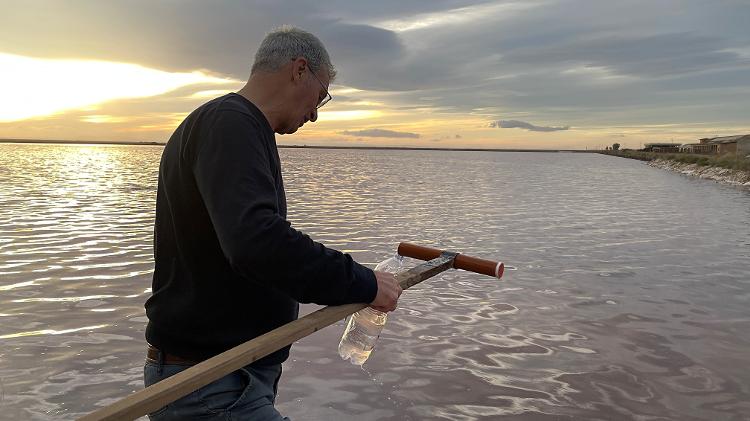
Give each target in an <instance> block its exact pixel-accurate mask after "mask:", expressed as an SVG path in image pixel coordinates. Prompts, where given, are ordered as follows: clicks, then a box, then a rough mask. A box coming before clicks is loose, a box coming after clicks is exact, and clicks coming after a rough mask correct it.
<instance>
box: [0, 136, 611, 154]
mask: <svg viewBox="0 0 750 421" xmlns="http://www.w3.org/2000/svg"><path fill="white" fill-rule="evenodd" d="M0 143H22V144H25V143H30V144H49V145H128V146H165V145H166V144H167V142H157V141H142V142H139V141H134V140H130V141H128V140H92V141H87V140H65V139H0ZM276 146H277V147H278V148H289V149H364V150H377V149H382V150H416V151H421V150H425V151H464V152H583V153H585V152H596V151H598V150H597V149H522V148H437V147H418V146H334V145H330V146H325V145H307V144H301V145H279V144H277V145H276Z"/></svg>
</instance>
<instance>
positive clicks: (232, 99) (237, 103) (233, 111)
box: [201, 93, 263, 129]
mask: <svg viewBox="0 0 750 421" xmlns="http://www.w3.org/2000/svg"><path fill="white" fill-rule="evenodd" d="M201 108H206V109H209V110H212V111H213V113H212V114H214V117H215V118H214V121H217V120H221V121H223V122H225V123H228V122H238V121H244V122H247V123H250V124H251V125H252V126H254V127H256V128H258V129H262V128H263V124H262V121H261V119H260V116H258V113H259V112H260V111H258V110H257V108H255V106H254V105H252V103H250V101H248V100H247V99H245V98H244V97H243V96H241V95H238V94H236V93H228V94H226V95H222V96H220V97H218V98H214V99H212V100H211V101H209V102H207V103H205V104H203V105H202V106H201Z"/></svg>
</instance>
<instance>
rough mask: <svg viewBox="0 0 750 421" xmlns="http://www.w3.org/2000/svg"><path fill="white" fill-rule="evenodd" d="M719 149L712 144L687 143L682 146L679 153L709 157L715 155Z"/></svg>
mask: <svg viewBox="0 0 750 421" xmlns="http://www.w3.org/2000/svg"><path fill="white" fill-rule="evenodd" d="M701 140H703V139H701ZM717 149H718V147H717V145H714V144H711V143H703V142H701V143H685V144H684V145H680V148H679V152H684V153H699V154H704V155H708V154H715V153H716V150H717Z"/></svg>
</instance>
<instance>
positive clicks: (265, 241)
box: [146, 93, 377, 364]
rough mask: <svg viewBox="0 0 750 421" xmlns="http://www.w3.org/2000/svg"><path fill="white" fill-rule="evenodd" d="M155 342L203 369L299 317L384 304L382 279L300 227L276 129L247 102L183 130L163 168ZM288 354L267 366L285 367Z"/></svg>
mask: <svg viewBox="0 0 750 421" xmlns="http://www.w3.org/2000/svg"><path fill="white" fill-rule="evenodd" d="M154 260H155V270H154V276H153V284H152V289H153V295H152V296H151V297H150V298H149V299H148V300H147V301H146V314H147V315H148V319H149V322H148V326H147V327H146V340H147V341H148V342H149V343H151V344H152V345H154V346H156V347H157V348H159V349H161V350H163V351H164V352H167V353H170V354H174V355H177V356H180V357H183V358H189V359H196V360H203V359H206V358H209V357H212V356H214V355H216V354H219V353H221V352H223V351H226V350H227V349H230V348H232V347H234V346H236V345H239V344H241V343H243V342H245V341H247V340H249V339H252V338H254V337H256V336H259V335H262V334H263V333H266V332H268V331H270V330H273V329H275V328H277V327H279V326H281V325H283V324H285V323H288V322H290V321H292V320H295V319H296V318H297V315H298V312H299V304H298V303H299V302H302V303H317V304H324V305H336V304H347V303H370V302H372V301H373V300H374V299H375V295H376V293H377V283H376V280H375V275H374V273H373V272H372V271H371V270H370V269H368V268H366V267H364V266H362V265H360V264H358V263H356V262H355V261H353V260H352V258H351V257H350V256H349V255H348V254H343V253H341V252H338V251H336V250H332V249H329V248H326V247H325V246H323V245H322V244H319V243H317V242H314V241H313V240H311V239H310V237H308V236H307V235H305V234H303V233H302V232H300V231H297V230H295V229H294V228H292V227H291V225H290V224H289V222H287V220H286V196H285V194H284V184H283V181H282V178H281V164H280V161H279V155H278V151H277V149H276V140H275V138H274V133H273V130H272V129H271V126H270V125H269V123H268V121H267V120H266V118H265V116H264V115H263V114H262V113H261V112H260V110H258V108H256V107H255V106H254V105H253V104H252V103H251V102H250V101H248V100H247V99H245V98H244V97H242V96H240V95H238V94H233V93H232V94H227V95H225V96H222V97H220V98H216V99H214V100H212V101H210V102H208V103H206V104H204V105H202V106H201V107H199V108H198V109H196V110H195V111H193V112H192V113H191V114H190V115H189V116H188V117H187V118H186V119H185V121H183V122H182V124H180V126H179V127H178V128H177V130H176V131H175V132H174V134H173V135H172V137H171V138H170V139H169V142H168V143H167V145H166V147H165V148H164V152H163V154H162V157H161V163H160V166H159V185H158V190H157V196H156V223H155V227H154ZM288 355H289V347H285V348H282V349H281V350H279V351H277V352H275V353H273V354H271V355H269V356H267V357H265V358H263V359H262V360H260V361H259V362H258V363H257V364H276V363H280V362H282V361H284V360H285V359H286V358H287V357H288Z"/></svg>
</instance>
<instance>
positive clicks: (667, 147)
mask: <svg viewBox="0 0 750 421" xmlns="http://www.w3.org/2000/svg"><path fill="white" fill-rule="evenodd" d="M679 148H680V145H678V144H676V143H645V144H644V145H643V150H644V151H646V152H678V151H679Z"/></svg>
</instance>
